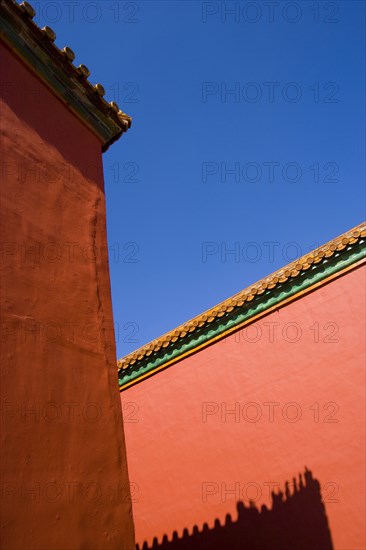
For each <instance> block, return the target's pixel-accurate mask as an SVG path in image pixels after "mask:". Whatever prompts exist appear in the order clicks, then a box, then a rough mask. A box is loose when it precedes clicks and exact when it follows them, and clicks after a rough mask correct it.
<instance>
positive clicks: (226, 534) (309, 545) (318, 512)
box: [136, 468, 333, 550]
mask: <svg viewBox="0 0 366 550" xmlns="http://www.w3.org/2000/svg"><path fill="white" fill-rule="evenodd" d="M285 487H286V488H285V493H282V492H281V491H280V492H279V493H277V494H275V493H274V492H272V508H270V509H268V508H267V507H266V506H262V508H261V510H258V508H256V506H255V505H254V503H250V506H249V507H246V506H245V505H244V504H243V502H241V501H239V502H238V503H237V510H238V518H237V520H236V521H233V520H232V518H231V516H230V514H228V515H227V516H226V520H225V523H224V524H223V525H221V523H220V521H219V520H218V519H216V520H215V524H214V527H213V528H212V529H209V527H208V525H207V523H205V524H204V525H203V528H202V530H199V529H198V527H197V525H195V526H194V527H193V531H192V533H191V534H189V532H188V529H184V531H183V535H182V537H178V534H177V532H176V531H174V533H173V536H172V539H171V540H169V539H168V536H167V535H164V537H163V540H162V541H161V542H160V543H159V542H158V540H157V538H155V539H154V541H153V544H152V546H151V547H149V546H148V544H147V543H146V542H144V544H143V546H142V548H141V550H150V549H151V550H332V549H333V545H332V539H331V534H330V530H329V526H328V519H327V516H326V513H325V507H324V504H323V502H322V498H321V493H320V483H319V481H318V480H316V479H314V478H313V476H312V473H311V471H310V470H308V469H307V468H305V473H304V481H303V476H302V475H301V474H300V476H299V481H298V482H297V481H296V479H295V478H294V479H293V491H292V492H291V491H290V487H289V484H288V483H286V486H285ZM136 550H140V547H139V545H137V546H136Z"/></svg>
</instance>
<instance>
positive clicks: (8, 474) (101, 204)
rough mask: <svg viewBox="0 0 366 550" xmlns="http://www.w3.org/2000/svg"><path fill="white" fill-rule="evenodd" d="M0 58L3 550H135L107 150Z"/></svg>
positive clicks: (4, 54)
mask: <svg viewBox="0 0 366 550" xmlns="http://www.w3.org/2000/svg"><path fill="white" fill-rule="evenodd" d="M1 60H2V63H1V71H2V73H1V81H2V91H3V93H2V100H1V104H0V108H1V113H0V114H1V130H2V159H1V161H2V174H1V220H2V221H1V245H2V271H1V278H2V285H3V293H2V304H1V306H2V319H1V330H2V335H1V336H2V345H1V398H2V418H1V438H2V441H1V443H2V464H1V466H2V512H3V520H2V526H3V528H2V538H3V541H2V542H3V548H4V549H5V548H6V549H7V550H11V549H13V550H19V549H20V548H27V550H28V549H37V550H40V549H45V550H46V549H47V550H51V549H58V550H59V549H60V548H62V549H63V550H66V549H70V550H71V549H72V550H74V549H75V548H88V549H95V550H100V549H101V548H103V550H104V549H117V548H118V550H121V549H123V550H131V549H132V548H133V547H134V533H133V524H132V512H131V499H130V491H129V484H128V476H127V465H126V456H125V443H124V434H123V428H122V415H121V406H120V401H119V394H118V381H117V372H116V352H115V345H114V333H113V319H112V308H111V297H110V285H109V271H108V263H107V247H106V228H105V198H104V193H103V174H102V155H101V145H100V143H99V141H98V139H97V138H96V137H95V136H94V135H92V134H91V133H90V132H89V130H88V129H86V127H84V126H83V124H82V123H81V122H80V121H79V120H77V119H76V118H75V117H74V115H72V114H71V113H70V112H69V111H68V110H67V109H66V108H65V107H64V106H63V105H62V104H61V103H60V102H59V101H58V99H57V98H56V97H55V96H53V95H52V93H51V92H50V91H48V89H46V88H45V87H44V86H43V85H42V84H41V82H39V81H38V80H37V79H36V78H35V77H34V76H33V75H32V74H31V73H30V72H29V71H28V69H27V68H25V67H24V66H23V65H22V64H21V63H20V61H19V60H18V59H16V58H15V57H14V56H13V55H12V54H11V53H10V52H9V51H8V50H6V49H4V48H3V47H1Z"/></svg>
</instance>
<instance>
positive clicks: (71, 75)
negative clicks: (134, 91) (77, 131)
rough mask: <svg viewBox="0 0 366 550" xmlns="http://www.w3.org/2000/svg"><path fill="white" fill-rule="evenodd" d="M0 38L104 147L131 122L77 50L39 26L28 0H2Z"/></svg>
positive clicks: (104, 148)
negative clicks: (95, 81)
mask: <svg viewBox="0 0 366 550" xmlns="http://www.w3.org/2000/svg"><path fill="white" fill-rule="evenodd" d="M0 8H1V18H0V39H1V40H2V41H3V42H4V44H5V45H6V46H7V47H8V48H9V49H10V50H11V51H13V52H14V53H15V54H16V55H17V56H18V57H19V58H20V59H21V60H22V61H23V63H24V64H25V65H27V66H28V68H29V69H30V70H32V71H33V72H34V73H35V74H36V75H37V76H38V77H39V78H40V79H41V80H42V81H43V82H44V83H45V84H46V85H47V86H48V87H49V88H50V89H51V90H52V91H53V92H54V94H55V95H56V96H57V97H58V98H59V99H60V100H61V101H62V102H63V103H64V104H65V105H66V106H67V108H68V109H70V110H71V111H72V112H73V113H74V114H75V115H76V116H77V117H78V118H79V119H81V120H82V122H83V123H84V124H85V125H86V126H87V127H88V128H89V129H90V130H91V131H92V132H93V133H94V134H95V135H97V137H98V138H99V139H100V141H101V143H102V149H103V151H106V150H107V149H108V147H109V146H110V145H111V144H112V143H113V142H114V141H116V140H117V139H119V138H120V137H121V135H122V134H123V133H124V132H126V131H127V130H128V129H129V128H130V126H131V121H132V119H131V117H129V116H128V115H127V114H126V113H124V112H123V111H121V110H120V108H119V107H118V105H117V103H115V102H113V101H112V102H111V103H108V102H107V101H105V99H104V97H103V96H104V95H105V90H104V88H103V86H102V85H101V84H95V85H93V84H92V83H91V82H89V80H88V77H89V76H90V71H89V69H88V68H87V67H85V65H79V67H76V66H75V65H73V61H74V59H75V54H74V52H73V51H72V49H71V48H69V47H68V46H65V47H64V48H63V49H62V50H60V49H59V48H58V47H57V46H56V45H55V44H54V41H55V40H56V34H55V32H54V31H53V30H52V29H51V28H50V27H44V28H43V29H40V27H38V25H36V23H34V21H33V20H32V19H33V18H34V16H35V13H36V12H35V10H34V8H33V7H32V6H31V5H30V4H29V3H28V2H23V3H22V4H18V3H17V2H16V1H15V0H1V3H0Z"/></svg>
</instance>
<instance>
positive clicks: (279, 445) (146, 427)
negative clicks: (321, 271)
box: [121, 267, 365, 550]
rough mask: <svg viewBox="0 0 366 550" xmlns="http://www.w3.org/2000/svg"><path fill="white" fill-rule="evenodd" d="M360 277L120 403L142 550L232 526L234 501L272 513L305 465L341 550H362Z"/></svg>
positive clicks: (195, 358)
mask: <svg viewBox="0 0 366 550" xmlns="http://www.w3.org/2000/svg"><path fill="white" fill-rule="evenodd" d="M364 275H365V273H364V267H359V268H357V269H354V270H352V271H350V272H349V273H348V274H344V275H343V276H341V277H338V278H337V279H335V280H334V281H332V282H330V283H328V284H326V285H323V286H321V287H320V288H318V289H317V290H316V291H313V292H312V293H310V294H308V295H305V296H304V297H302V298H300V299H298V300H296V301H294V302H292V303H290V304H289V305H287V306H285V307H283V308H282V309H279V310H277V311H275V312H273V313H271V314H269V315H268V316H266V317H264V318H262V319H260V320H259V321H258V322H256V323H255V324H252V325H251V326H249V327H248V328H247V329H243V330H241V331H239V332H236V333H234V334H232V335H231V336H229V337H227V338H226V340H223V341H219V342H218V343H216V344H214V345H212V346H210V347H208V348H206V349H203V350H202V351H199V352H198V353H196V354H194V355H192V356H190V357H188V358H186V359H184V360H182V361H180V362H179V363H177V364H175V365H173V366H171V367H169V368H168V369H166V370H164V371H162V372H160V373H158V374H157V375H155V376H153V377H151V378H149V379H147V380H145V381H144V382H142V383H140V384H137V385H135V386H132V387H131V388H129V389H127V390H126V391H124V392H122V394H121V398H122V403H123V414H124V418H125V431H126V442H127V452H128V460H129V472H130V479H131V483H132V487H133V493H134V494H133V498H134V501H135V502H134V504H133V506H134V517H135V526H136V539H137V542H138V543H140V544H142V543H143V542H144V541H145V540H147V541H148V542H149V543H150V544H151V541H152V538H153V537H154V536H157V537H158V538H159V541H161V538H162V536H163V535H164V534H165V533H166V534H167V535H168V536H169V538H171V535H172V533H173V531H174V530H177V531H178V533H179V534H180V535H181V534H182V531H183V529H184V528H185V527H186V528H188V529H189V531H190V532H192V528H193V526H194V525H198V527H199V528H201V527H202V525H203V523H204V522H208V524H209V525H210V526H212V525H213V522H214V519H215V518H216V517H217V518H219V519H220V520H224V519H225V514H226V513H231V514H232V516H233V518H236V511H235V502H236V500H239V499H244V501H245V502H246V504H248V499H249V498H251V499H253V500H254V501H255V502H256V505H257V506H259V507H260V505H261V504H263V503H265V504H269V503H270V499H269V488H270V484H272V487H278V488H281V489H283V488H284V486H283V485H284V482H285V480H291V479H292V477H293V476H295V475H297V474H298V473H299V472H300V471H302V470H303V468H304V466H305V465H306V466H307V467H308V468H310V469H311V470H312V471H313V473H314V476H315V477H316V478H317V479H318V480H319V481H320V483H321V486H322V495H323V500H324V502H325V507H326V513H327V515H328V519H329V523H330V530H331V533H332V539H333V543H334V546H335V548H336V549H339V550H340V549H342V550H344V549H346V548H347V549H351V548H352V549H353V550H356V549H358V550H361V549H364V548H365V539H364V531H365V525H364V519H363V518H364V515H365V510H364V500H363V498H364V486H365V485H364V484H365V468H364V467H365V449H364V444H363V443H364V429H365V422H364V418H365V409H364V405H365V390H364V382H365V370H364V369H365V367H364V360H363V354H364V350H365V341H364V334H363V320H364V311H365V301H364ZM272 323H276V324H272ZM311 327H312V328H311ZM272 331H273V333H272ZM249 340H253V341H252V342H250V341H249ZM266 403H267V405H266ZM268 403H277V404H278V405H269V404H268ZM229 410H234V411H236V412H235V414H230V413H229V412H228V411H229ZM225 411H226V414H225ZM257 415H258V419H257V421H253V420H255V418H256V416H257ZM207 483H211V484H210V485H207ZM276 484H277V485H276ZM230 491H231V493H230Z"/></svg>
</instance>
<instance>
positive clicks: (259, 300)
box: [117, 223, 366, 389]
mask: <svg viewBox="0 0 366 550" xmlns="http://www.w3.org/2000/svg"><path fill="white" fill-rule="evenodd" d="M365 236H366V224H365V223H363V224H361V225H359V226H357V227H355V228H354V229H352V230H350V231H348V232H346V233H344V234H343V235H340V236H339V237H337V238H336V239H334V240H332V241H329V242H328V243H327V244H325V245H323V246H321V247H319V248H317V249H316V250H314V251H313V252H310V253H309V254H305V255H304V256H302V257H301V258H299V259H298V260H295V261H294V262H291V263H290V264H289V265H287V266H285V267H284V268H282V269H280V270H278V271H276V272H275V273H272V274H271V275H269V276H268V277H265V278H264V279H261V280H260V281H258V282H257V283H255V284H254V285H251V286H249V287H247V288H246V289H244V290H242V291H241V292H239V293H238V294H235V295H234V296H232V297H231V298H228V299H227V300H225V301H223V302H221V303H220V304H218V305H217V306H215V307H214V308H212V309H209V310H208V311H206V312H204V313H202V314H201V315H198V316H197V317H194V318H193V319H191V320H190V321H188V322H187V323H184V324H183V325H180V326H179V327H177V328H176V329H174V330H172V331H170V332H168V333H166V334H164V335H163V336H161V337H160V338H156V339H155V340H153V341H152V342H150V343H149V344H146V345H144V346H142V347H141V348H139V349H138V350H136V351H135V352H133V353H130V354H129V355H127V356H125V357H123V358H122V359H120V360H119V361H118V362H117V366H118V371H119V379H120V387H121V389H125V388H126V387H127V386H130V385H131V384H133V383H136V382H138V381H140V380H141V379H142V378H146V377H147V376H151V375H152V374H154V373H155V372H157V370H161V368H163V367H164V368H165V367H166V366H168V364H172V362H176V361H177V360H179V359H181V358H182V357H183V356H186V355H187V354H189V353H193V352H194V351H195V350H197V349H198V347H202V345H209V343H211V342H212V341H214V339H217V338H219V337H223V335H225V334H226V333H227V332H228V331H232V330H234V329H237V328H238V327H239V326H240V325H242V324H243V323H245V322H249V321H253V320H254V317H256V316H258V315H259V314H263V313H264V312H266V313H268V312H269V311H270V309H271V308H272V307H278V305H279V304H281V303H284V301H286V300H288V299H290V298H292V297H296V295H298V294H299V293H301V292H302V291H305V290H307V289H310V288H311V287H313V286H314V285H317V284H318V283H319V282H320V281H324V282H326V279H327V278H329V277H332V276H333V275H334V274H335V273H338V272H340V271H341V270H344V269H346V268H348V267H349V266H351V265H353V264H354V263H356V262H357V261H359V260H361V259H362V258H363V257H364V256H365V251H364V243H365V239H364V237H365Z"/></svg>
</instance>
